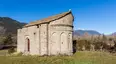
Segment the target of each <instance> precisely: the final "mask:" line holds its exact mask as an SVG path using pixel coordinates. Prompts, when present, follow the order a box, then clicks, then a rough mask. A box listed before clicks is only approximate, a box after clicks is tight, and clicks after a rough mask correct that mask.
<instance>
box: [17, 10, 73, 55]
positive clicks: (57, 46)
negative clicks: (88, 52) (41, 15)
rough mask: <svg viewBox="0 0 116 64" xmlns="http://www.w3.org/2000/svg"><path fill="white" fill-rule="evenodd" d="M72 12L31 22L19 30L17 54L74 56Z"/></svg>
mask: <svg viewBox="0 0 116 64" xmlns="http://www.w3.org/2000/svg"><path fill="white" fill-rule="evenodd" d="M73 20H74V17H73V15H72V12H71V11H68V12H64V13H61V14H58V15H54V16H50V17H48V18H45V19H42V20H37V21H34V22H30V23H29V24H27V25H25V26H24V27H23V28H22V29H18V34H17V52H22V53H23V54H30V55H40V56H42V55H59V54H60V55H72V54H73V47H72V46H73V45H72V44H73V43H72V32H73Z"/></svg>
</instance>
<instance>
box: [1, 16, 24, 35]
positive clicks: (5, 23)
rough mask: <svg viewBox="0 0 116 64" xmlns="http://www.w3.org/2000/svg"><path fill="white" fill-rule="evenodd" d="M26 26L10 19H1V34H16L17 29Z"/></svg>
mask: <svg viewBox="0 0 116 64" xmlns="http://www.w3.org/2000/svg"><path fill="white" fill-rule="evenodd" d="M25 24H26V23H21V22H19V21H17V20H14V19H12V18H9V17H0V34H8V33H12V34H16V33H17V29H19V28H22V26H24V25H25Z"/></svg>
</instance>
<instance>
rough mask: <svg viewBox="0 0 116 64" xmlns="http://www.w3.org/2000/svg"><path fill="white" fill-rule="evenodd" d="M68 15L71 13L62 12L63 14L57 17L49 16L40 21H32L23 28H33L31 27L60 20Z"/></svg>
mask: <svg viewBox="0 0 116 64" xmlns="http://www.w3.org/2000/svg"><path fill="white" fill-rule="evenodd" d="M70 13H71V11H68V12H64V13H61V14H58V15H55V16H50V17H48V18H44V19H42V20H37V21H34V22H30V23H29V24H27V25H25V26H24V27H29V26H33V25H38V24H42V23H49V22H51V21H54V20H57V19H60V18H62V17H64V16H66V15H68V14H70Z"/></svg>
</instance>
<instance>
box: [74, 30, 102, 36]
mask: <svg viewBox="0 0 116 64" xmlns="http://www.w3.org/2000/svg"><path fill="white" fill-rule="evenodd" d="M85 33H88V34H89V35H100V33H99V32H97V31H95V30H75V31H74V32H73V35H76V36H82V35H84V34H85Z"/></svg>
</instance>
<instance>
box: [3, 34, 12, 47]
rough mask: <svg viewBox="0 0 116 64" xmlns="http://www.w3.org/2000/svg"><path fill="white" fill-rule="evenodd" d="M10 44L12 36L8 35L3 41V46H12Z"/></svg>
mask: <svg viewBox="0 0 116 64" xmlns="http://www.w3.org/2000/svg"><path fill="white" fill-rule="evenodd" d="M12 44H13V40H12V35H10V34H9V35H8V36H6V38H5V39H4V45H12Z"/></svg>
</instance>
